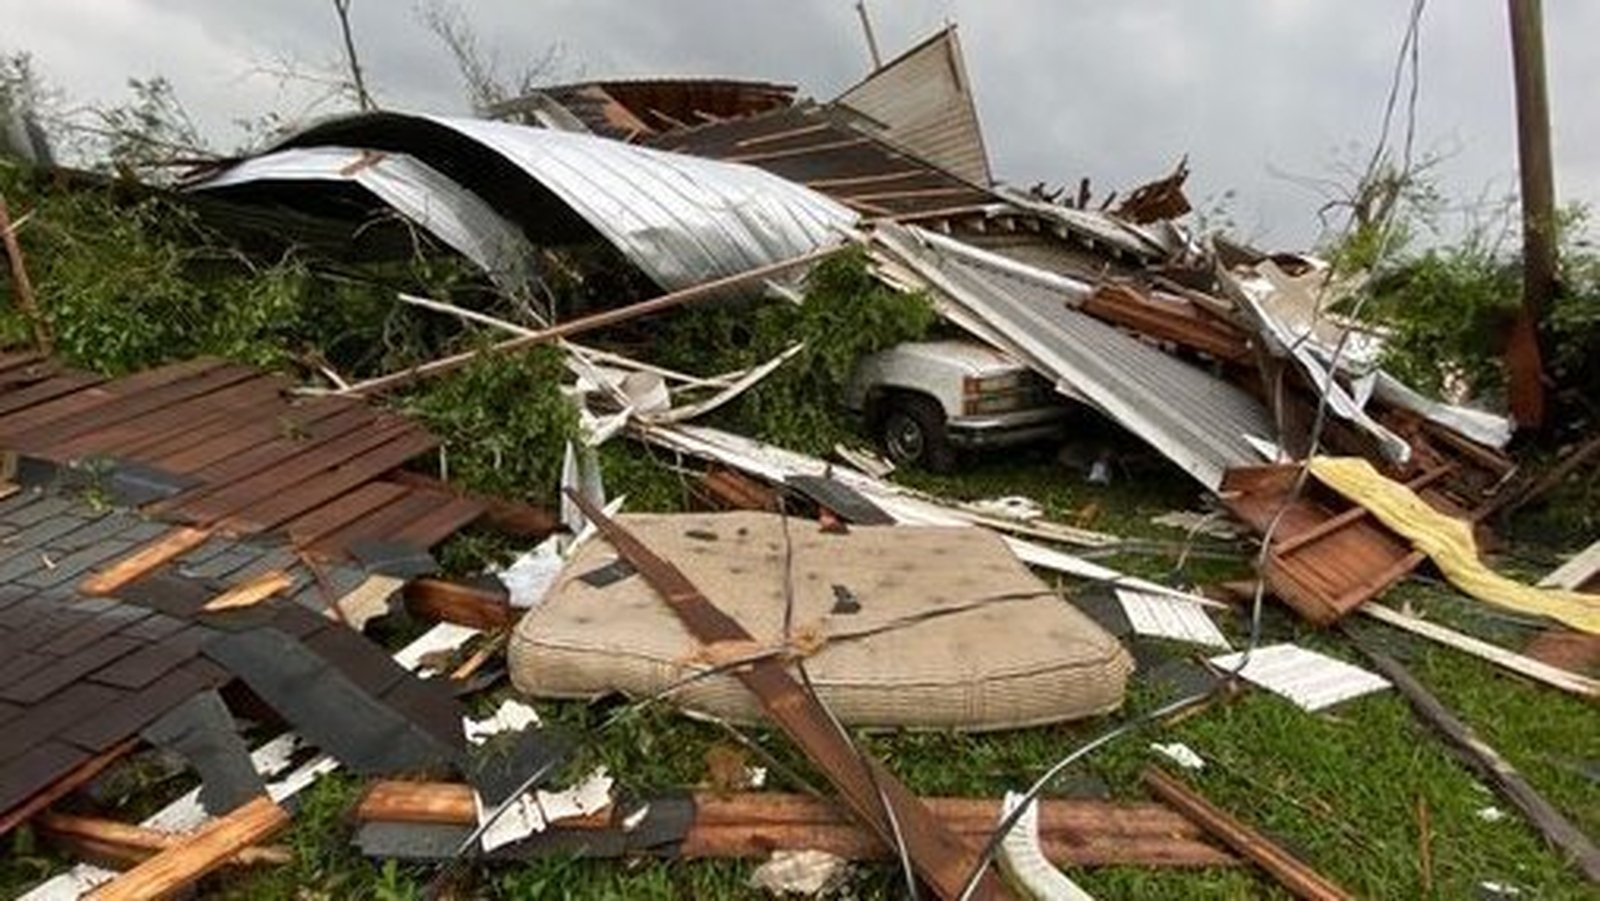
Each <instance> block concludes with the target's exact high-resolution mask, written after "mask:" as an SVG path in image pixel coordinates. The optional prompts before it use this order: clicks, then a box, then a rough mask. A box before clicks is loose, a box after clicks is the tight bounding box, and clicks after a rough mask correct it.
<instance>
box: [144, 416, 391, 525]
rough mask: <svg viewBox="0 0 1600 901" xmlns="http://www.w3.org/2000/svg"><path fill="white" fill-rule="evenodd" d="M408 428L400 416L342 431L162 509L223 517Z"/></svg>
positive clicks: (203, 518) (196, 516) (207, 519)
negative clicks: (242, 476)
mask: <svg viewBox="0 0 1600 901" xmlns="http://www.w3.org/2000/svg"><path fill="white" fill-rule="evenodd" d="M342 418H343V417H340V418H339V419H342ZM337 421H339V420H334V422H337ZM408 429H409V427H408V426H407V425H406V424H405V423H403V422H401V421H399V420H394V419H380V420H377V421H375V422H372V423H368V424H366V427H364V428H357V429H355V430H354V431H349V432H345V433H342V434H339V435H337V436H335V437H334V438H333V439H332V440H330V441H326V442H316V443H314V444H313V445H312V446H311V447H309V448H305V449H303V451H302V452H300V453H296V454H293V455H290V456H288V457H285V458H283V459H281V460H278V461H276V465H272V466H270V467H268V468H267V469H264V470H261V471H258V472H254V473H252V474H250V475H248V476H246V477H244V478H241V479H239V480H237V481H234V482H230V483H227V484H223V485H217V486H215V487H212V488H210V489H207V490H204V491H201V492H197V493H196V494H194V495H181V496H179V497H178V498H174V499H173V501H172V502H169V503H166V504H163V505H162V507H161V509H162V510H163V511H165V512H168V513H172V514H175V515H178V516H183V517H185V518H188V519H190V520H191V521H196V522H210V521H214V520H219V519H222V518H223V517H226V516H228V515H229V514H231V513H234V512H237V511H239V510H243V509H245V508H246V507H248V506H250V505H251V504H254V503H256V502H257V501H260V500H264V499H266V498H269V497H272V496H274V495H277V494H280V493H281V492H283V491H286V490H288V489H290V488H291V487H293V486H295V485H297V484H299V483H300V482H303V481H305V480H307V479H310V478H312V477H313V476H315V475H317V474H318V473H321V472H324V471H326V470H328V469H331V468H333V467H335V466H338V465H339V464H341V463H343V462H345V461H346V460H349V459H351V458H353V457H356V456H359V455H360V454H362V453H364V452H366V451H368V450H371V449H372V448H374V447H379V446H382V445H383V444H385V443H386V442H388V441H390V440H392V439H393V438H394V437H395V436H396V435H400V434H404V433H405V432H406V431H408ZM325 499H326V498H325ZM312 506H315V505H312Z"/></svg>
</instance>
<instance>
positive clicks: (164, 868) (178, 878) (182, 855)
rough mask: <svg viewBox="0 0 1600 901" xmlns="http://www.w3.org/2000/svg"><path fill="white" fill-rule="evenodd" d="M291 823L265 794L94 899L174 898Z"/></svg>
mask: <svg viewBox="0 0 1600 901" xmlns="http://www.w3.org/2000/svg"><path fill="white" fill-rule="evenodd" d="M287 825H289V814H288V813H287V812H286V811H284V809H283V808H282V807H279V806H278V805H277V804H275V803H273V801H272V799H271V798H268V797H267V796H265V795H262V796H260V797H258V798H256V799H255V800H253V801H250V802H248V803H246V804H242V805H240V806H239V807H237V808H235V809H234V810H233V811H232V812H231V813H229V814H227V815H226V816H222V817H218V818H217V819H215V820H212V821H211V822H210V823H208V824H207V825H205V826H204V827H202V828H200V829H199V830H198V831H196V832H194V833H193V834H192V835H191V836H190V837H189V839H188V840H187V841H185V842H183V843H181V844H178V845H174V846H172V847H170V848H167V849H165V850H163V851H161V852H160V853H158V854H156V855H155V856H154V857H152V858H150V859H149V860H147V861H145V862H144V863H141V864H139V865H138V866H136V867H134V868H133V869H131V870H129V871H128V872H126V873H123V874H122V875H121V876H118V877H117V878H115V879H113V880H111V881H110V882H108V883H106V884H105V885H103V886H101V887H100V888H98V889H95V890H94V891H93V892H91V893H90V894H89V896H88V897H90V898H92V899H96V901H133V899H145V898H160V897H165V896H167V895H171V894H173V893H174V892H176V891H178V890H179V889H182V888H184V887H185V886H188V885H190V884H192V883H193V882H195V881H196V880H198V879H200V878H201V877H202V876H204V875H205V874H207V873H209V872H211V871H212V870H215V869H216V868H218V867H220V866H222V865H223V864H224V863H226V862H227V861H228V860H229V859H230V858H232V857H234V856H236V855H237V854H238V853H239V852H240V851H243V850H244V849H245V848H248V847H250V846H251V845H253V844H255V843H257V842H259V841H261V840H262V839H264V838H266V837H267V836H269V835H271V834H273V833H274V832H277V831H278V830H279V829H282V828H283V827H285V826H287Z"/></svg>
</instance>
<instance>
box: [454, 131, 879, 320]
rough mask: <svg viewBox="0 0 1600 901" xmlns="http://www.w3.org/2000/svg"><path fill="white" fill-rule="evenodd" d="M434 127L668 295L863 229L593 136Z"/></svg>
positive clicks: (759, 176)
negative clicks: (538, 194)
mask: <svg viewBox="0 0 1600 901" xmlns="http://www.w3.org/2000/svg"><path fill="white" fill-rule="evenodd" d="M427 118H429V119H430V120H431V121H433V122H435V123H437V124H439V125H443V126H445V127H447V128H450V129H452V130H454V131H456V132H458V133H460V134H462V135H464V136H466V137H468V138H470V139H472V140H474V141H476V142H478V143H479V144H482V145H484V146H485V147H488V148H490V149H491V150H493V151H495V152H496V153H498V154H500V155H501V156H503V157H505V158H506V159H507V160H509V161H511V162H512V163H515V164H516V165H517V166H518V167H519V168H520V169H522V171H524V172H526V173H527V174H528V175H529V176H530V177H532V178H534V179H536V180H538V181H539V182H540V183H541V184H542V185H544V186H545V187H546V188H548V189H549V190H550V191H551V192H552V193H554V194H555V195H556V196H557V197H559V198H560V199H561V200H562V202H564V203H566V204H567V205H568V206H569V207H571V208H572V209H573V210H574V211H575V212H577V213H578V214H579V215H580V216H582V217H583V218H584V220H585V221H587V222H588V223H589V224H590V225H592V226H594V228H595V229H596V230H597V231H599V232H600V234H602V235H603V236H605V238H606V239H607V240H609V241H610V242H611V243H612V244H614V245H616V246H617V248H618V249H620V250H621V251H622V252H623V253H624V254H626V255H627V256H628V258H629V259H631V260H632V261H633V262H634V263H635V264H636V265H638V266H639V268H640V269H642V270H643V271H644V272H645V274H647V275H649V276H650V277H651V278H652V279H653V280H654V281H655V282H657V283H658V284H659V285H661V286H662V287H664V288H668V289H674V288H682V287H687V286H689V285H694V284H699V283H701V282H705V281H709V280H711V279H714V278H719V277H722V276H726V275H733V274H736V273H739V272H743V271H745V270H748V269H754V268H756V267H758V266H762V265H766V264H768V263H775V262H779V261H781V260H786V259H789V258H792V257H797V256H800V255H802V254H805V253H808V252H810V251H812V250H815V249H817V248H819V247H822V246H826V245H828V244H834V243H837V242H839V241H840V240H842V239H843V237H844V235H843V233H842V231H843V229H846V228H849V227H850V226H852V225H854V224H855V222H856V215H855V214H854V213H852V212H851V211H850V210H849V209H847V208H845V207H844V206H841V205H840V204H838V203H835V202H834V201H832V200H830V199H828V198H827V197H824V196H823V195H821V194H818V193H817V192H815V191H812V190H810V189H808V188H805V187H803V186H801V185H797V184H794V183H793V182H789V181H785V180H784V179H781V178H778V177H777V176H775V175H771V174H770V173H767V172H763V171H761V170H760V169H756V168H753V167H750V166H743V165H739V164H736V163H723V162H718V161H716V160H706V159H700V158H697V157H690V156H683V155H681V154H675V153H668V152H665V151H660V150H652V149H649V148H645V147H637V146H634V145H631V144H624V143H621V142H619V141H612V140H608V139H606V138H598V137H595V136H593V135H583V134H572V133H567V132H558V131H550V130H547V129H541V128H527V127H524V126H520V125H511V124H508V123H504V122H491V121H486V120H481V119H456V118H448V117H438V116H430V117H427Z"/></svg>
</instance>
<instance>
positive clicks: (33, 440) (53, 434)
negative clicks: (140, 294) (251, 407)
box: [11, 366, 256, 459]
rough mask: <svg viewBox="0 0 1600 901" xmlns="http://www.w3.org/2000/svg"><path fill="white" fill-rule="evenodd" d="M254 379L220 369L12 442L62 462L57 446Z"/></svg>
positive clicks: (20, 434)
mask: <svg viewBox="0 0 1600 901" xmlns="http://www.w3.org/2000/svg"><path fill="white" fill-rule="evenodd" d="M253 378H256V373H255V371H254V370H252V369H249V368H248V367H244V366H218V367H216V368H215V369H210V370H207V371H205V372H203V373H200V374H197V375H194V376H192V377H189V378H183V379H177V380H175V381H172V382H169V383H167V384H163V385H158V386H155V387H150V388H145V389H142V390H140V391H138V392H136V393H129V394H126V395H123V396H121V397H119V398H117V399H116V400H114V401H112V402H110V403H106V404H102V405H100V406H97V407H95V408H94V409H92V410H90V411H88V412H86V413H84V414H82V415H79V416H68V417H62V418H60V419H56V420H54V421H51V422H48V423H44V424H41V425H37V426H34V427H32V428H29V429H18V430H14V431H13V432H12V433H11V435H12V437H11V441H12V443H13V444H15V445H16V446H17V447H18V448H20V449H22V450H25V451H31V452H34V453H39V454H43V455H45V456H49V457H52V458H55V459H61V456H60V452H59V451H58V450H57V445H59V444H61V443H62V442H65V441H68V440H70V439H72V438H76V437H78V436H80V435H84V434H89V433H93V432H97V431H99V430H101V429H106V428H110V427H111V426H114V425H117V424H118V423H122V422H126V421H128V420H135V419H140V418H142V417H145V416H148V415H151V414H153V413H156V412H158V411H160V410H162V409H163V408H165V407H168V406H170V405H172V404H176V403H182V402H183V401H185V400H188V399H190V398H193V397H199V396H202V395H205V394H209V393H211V392H213V391H216V390H218V389H220V388H225V387H227V386H229V385H233V384H237V383H239V382H243V381H247V380H249V379H253Z"/></svg>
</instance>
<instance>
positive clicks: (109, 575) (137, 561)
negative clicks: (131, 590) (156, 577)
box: [78, 528, 211, 594]
mask: <svg viewBox="0 0 1600 901" xmlns="http://www.w3.org/2000/svg"><path fill="white" fill-rule="evenodd" d="M210 535H211V533H210V532H209V531H207V530H205V529H189V528H179V529H172V530H170V531H168V532H167V533H166V534H164V535H162V536H161V537H160V538H157V539H156V540H154V541H152V542H150V543H149V544H146V545H144V546H143V547H141V548H139V549H138V550H136V551H134V552H133V553H131V554H129V555H128V556H126V557H123V558H121V559H120V560H118V561H116V562H115V563H113V564H111V565H110V566H108V567H106V568H105V569H102V570H101V571H99V572H97V573H95V574H94V575H92V576H90V577H89V578H87V579H84V580H83V582H82V583H80V584H79V586H78V589H79V590H80V591H82V592H84V593H85V594H110V593H112V592H114V591H116V590H117V589H119V588H121V587H122V586H124V585H126V584H128V583H129V582H132V581H134V580H135V579H138V578H139V577H141V576H143V575H144V574H145V573H148V572H150V571H151V570H153V569H155V568H157V567H159V566H161V565H162V564H165V563H167V562H168V561H171V560H173V559H175V558H177V557H180V556H182V555H183V554H186V553H188V552H189V551H192V550H194V549H195V548H197V547H199V546H200V545H201V544H202V543H204V542H205V540H206V539H207V538H208V537H210Z"/></svg>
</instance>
